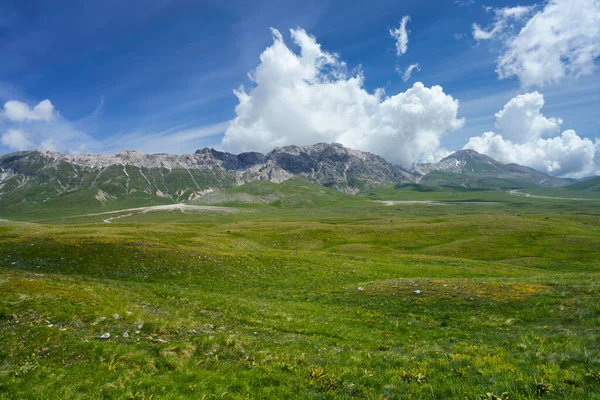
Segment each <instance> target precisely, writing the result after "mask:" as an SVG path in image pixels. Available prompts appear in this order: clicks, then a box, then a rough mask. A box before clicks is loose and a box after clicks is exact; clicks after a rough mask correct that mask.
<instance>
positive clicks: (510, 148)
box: [463, 92, 600, 178]
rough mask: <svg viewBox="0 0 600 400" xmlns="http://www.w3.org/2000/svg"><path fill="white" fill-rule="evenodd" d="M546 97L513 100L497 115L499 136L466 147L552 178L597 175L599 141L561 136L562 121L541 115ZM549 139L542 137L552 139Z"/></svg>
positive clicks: (488, 134)
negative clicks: (529, 168)
mask: <svg viewBox="0 0 600 400" xmlns="http://www.w3.org/2000/svg"><path fill="white" fill-rule="evenodd" d="M543 105H544V96H543V95H541V94H540V93H538V92H533V93H527V94H523V95H519V96H516V97H514V98H513V99H511V100H510V101H509V102H508V103H506V105H505V106H504V108H503V109H502V110H501V111H499V112H498V113H496V128H497V129H498V130H499V132H500V133H495V132H486V133H484V134H483V135H481V136H477V137H472V138H470V139H469V142H468V143H467V144H466V145H465V146H464V147H463V148H464V149H473V150H475V151H478V152H480V153H484V154H487V155H488V156H490V157H492V158H495V159H496V160H498V161H501V162H504V163H517V164H521V165H526V166H528V167H531V168H534V169H537V170H539V171H542V172H546V173H549V174H552V175H558V176H564V177H573V178H579V177H583V176H586V175H591V174H594V173H595V172H596V171H595V169H596V165H595V156H596V154H597V152H598V151H599V150H600V141H598V139H596V141H595V142H593V141H592V140H590V139H588V138H581V137H579V136H578V135H577V134H576V133H575V131H573V130H566V131H564V132H562V134H558V132H559V130H560V125H561V124H562V120H561V119H560V118H546V117H545V116H544V115H543V114H542V113H541V108H542V107H543ZM549 135H552V137H549V138H547V139H545V138H543V136H549Z"/></svg>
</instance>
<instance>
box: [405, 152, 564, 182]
mask: <svg viewBox="0 0 600 400" xmlns="http://www.w3.org/2000/svg"><path fill="white" fill-rule="evenodd" d="M411 172H413V173H415V175H418V176H419V177H418V178H417V182H418V183H421V184H425V185H438V186H460V187H489V188H519V187H528V186H542V187H560V186H565V185H567V184H568V183H569V182H568V181H566V180H565V179H561V178H556V177H554V176H550V175H547V174H544V173H542V172H539V171H537V170H535V169H533V168H529V167H524V166H522V165H518V164H502V163H500V162H498V161H496V160H494V159H493V158H491V157H488V156H486V155H484V154H479V153H478V152H476V151H474V150H461V151H457V152H456V153H453V154H451V155H449V156H448V157H446V158H444V159H442V160H441V161H440V162H438V163H432V164H417V165H416V166H415V167H414V168H413V170H412V171H411Z"/></svg>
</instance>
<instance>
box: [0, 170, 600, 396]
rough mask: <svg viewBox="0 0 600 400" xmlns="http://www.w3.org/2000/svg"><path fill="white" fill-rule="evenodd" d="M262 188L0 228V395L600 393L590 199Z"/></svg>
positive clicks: (598, 238)
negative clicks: (197, 203)
mask: <svg viewBox="0 0 600 400" xmlns="http://www.w3.org/2000/svg"><path fill="white" fill-rule="evenodd" d="M271 185H274V184H272V183H268V182H254V183H252V184H249V185H247V186H245V187H243V186H240V187H238V188H234V189H228V190H227V191H226V192H227V193H228V195H232V196H233V195H234V194H243V195H245V196H252V198H256V199H261V201H262V199H264V198H271V197H269V196H271V195H272V194H273V193H277V195H276V196H273V197H272V198H277V199H276V200H274V201H273V202H272V204H271V205H269V204H261V205H254V204H252V202H250V203H251V204H248V203H246V204H245V205H244V207H243V208H242V209H243V212H239V213H209V212H198V213H192V212H174V211H171V212H152V213H138V214H133V215H131V216H129V217H126V218H121V219H118V220H114V221H113V223H111V224H106V223H102V217H101V216H96V217H90V216H87V217H76V218H70V219H68V222H69V224H68V225H67V224H63V223H61V221H66V220H65V219H64V218H62V217H60V218H56V219H54V220H53V221H52V220H46V221H45V222H44V223H43V224H41V223H32V222H27V223H23V222H10V221H9V222H0V337H2V340H3V341H2V345H1V346H0V397H1V398H9V399H12V398H92V399H96V398H138V399H142V398H146V399H147V398H182V399H183V398H206V399H212V398H214V399H217V398H223V399H227V398H229V399H244V398H248V397H250V398H308V399H335V398H387V399H393V398H415V399H417V398H444V399H454V398H458V399H464V398H467V399H480V398H494V397H493V396H494V395H495V396H497V397H498V398H499V397H500V396H501V395H502V393H505V392H506V393H508V396H510V398H522V399H536V398H544V397H549V398H562V399H576V398H599V397H600V379H599V377H600V361H599V360H600V349H599V348H598V346H597V343H598V341H599V340H600V328H599V327H600V311H599V309H598V304H599V302H598V299H599V297H600V284H599V281H598V276H599V275H598V273H599V272H600V270H599V266H600V215H599V213H598V204H599V203H598V199H597V198H593V197H591V198H590V199H588V200H585V201H575V200H564V199H563V200H556V199H546V198H542V199H538V198H526V197H516V196H512V195H510V194H508V193H505V192H501V191H491V190H470V189H463V190H462V191H458V190H450V189H448V188H443V190H439V191H438V190H433V191H432V190H431V188H425V189H423V188H422V187H420V186H418V185H414V186H405V187H394V186H390V187H385V188H380V189H378V192H373V193H371V194H366V195H365V196H347V195H345V194H343V193H340V192H337V191H332V190H330V189H326V188H322V187H321V186H318V187H313V186H311V184H308V183H306V182H301V181H292V182H288V183H287V184H285V185H280V186H276V187H271ZM277 190H279V192H277ZM575 193H576V192H575ZM394 197H395V198H396V199H400V200H407V201H409V202H404V203H399V204H395V205H391V206H386V205H383V204H381V203H376V202H373V201H371V198H376V199H385V198H387V199H389V198H394ZM294 198H297V199H299V200H298V201H297V202H295V201H293V199H294ZM427 199H429V200H431V199H441V200H455V201H456V202H453V203H427V202H419V200H427ZM477 199H479V200H486V201H487V202H483V203H482V202H474V203H469V202H466V201H464V200H477ZM461 200H462V202H461ZM278 201H281V203H277V202H278ZM286 204H287V205H289V206H285V205H286ZM488 393H489V395H488ZM486 396H487V397H486ZM505 397H506V395H505Z"/></svg>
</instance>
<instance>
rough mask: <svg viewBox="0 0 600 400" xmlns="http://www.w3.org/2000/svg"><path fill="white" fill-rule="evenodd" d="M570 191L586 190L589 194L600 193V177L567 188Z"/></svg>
mask: <svg viewBox="0 0 600 400" xmlns="http://www.w3.org/2000/svg"><path fill="white" fill-rule="evenodd" d="M565 189H569V190H584V191H588V192H600V176H596V177H593V178H589V179H585V180H583V181H581V182H577V183H572V184H570V185H568V186H565Z"/></svg>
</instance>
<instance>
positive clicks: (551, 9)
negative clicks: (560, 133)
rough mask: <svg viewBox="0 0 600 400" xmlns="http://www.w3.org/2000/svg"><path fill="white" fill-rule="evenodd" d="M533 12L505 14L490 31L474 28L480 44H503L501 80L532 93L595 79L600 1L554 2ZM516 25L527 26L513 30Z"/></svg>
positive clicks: (500, 14)
mask: <svg viewBox="0 0 600 400" xmlns="http://www.w3.org/2000/svg"><path fill="white" fill-rule="evenodd" d="M515 9H517V10H515ZM521 9H522V10H521ZM527 9H528V10H527ZM511 10H512V11H511ZM531 10H533V9H532V8H531V7H516V8H510V9H499V10H496V12H495V17H494V21H493V22H492V24H491V26H490V27H488V29H483V28H481V27H479V26H478V25H476V24H474V25H473V37H474V38H475V39H477V40H485V39H498V40H500V41H501V42H502V44H503V50H502V54H501V55H500V57H499V58H498V63H497V68H496V72H497V73H498V76H499V77H500V78H510V77H516V78H518V79H519V80H520V81H521V85H522V86H524V87H529V86H543V85H545V84H548V83H555V82H559V81H561V80H563V79H565V78H577V77H579V76H583V75H590V74H591V73H592V72H593V70H594V69H595V63H596V59H597V58H598V57H600V0H549V1H548V2H546V4H545V5H544V7H543V8H542V9H540V10H539V11H537V12H535V13H533V15H531V14H532V13H531V12H530V11H531ZM525 17H528V18H525ZM511 21H517V22H518V21H523V23H522V24H521V25H520V26H519V29H518V30H516V29H509V28H510V27H512V26H511V25H510V24H511Z"/></svg>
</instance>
